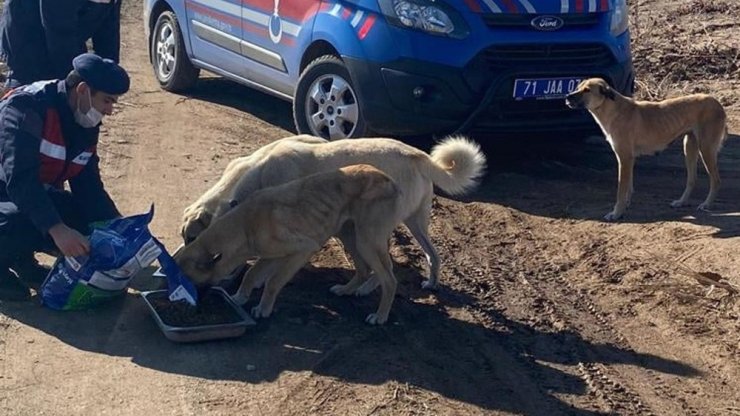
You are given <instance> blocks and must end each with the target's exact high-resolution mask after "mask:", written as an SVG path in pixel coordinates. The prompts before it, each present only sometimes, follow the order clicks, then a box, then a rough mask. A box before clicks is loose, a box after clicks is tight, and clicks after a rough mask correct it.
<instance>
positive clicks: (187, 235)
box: [181, 211, 213, 244]
mask: <svg viewBox="0 0 740 416" xmlns="http://www.w3.org/2000/svg"><path fill="white" fill-rule="evenodd" d="M211 221H213V214H211V213H210V212H207V211H201V212H200V213H198V216H197V217H195V219H194V220H191V221H189V222H187V223H185V224H184V225H183V227H182V231H181V234H182V239H183V241H184V242H185V244H190V243H192V242H193V240H195V238H196V237H198V236H199V235H200V233H202V232H203V231H205V229H206V228H208V227H209V226H210V225H211Z"/></svg>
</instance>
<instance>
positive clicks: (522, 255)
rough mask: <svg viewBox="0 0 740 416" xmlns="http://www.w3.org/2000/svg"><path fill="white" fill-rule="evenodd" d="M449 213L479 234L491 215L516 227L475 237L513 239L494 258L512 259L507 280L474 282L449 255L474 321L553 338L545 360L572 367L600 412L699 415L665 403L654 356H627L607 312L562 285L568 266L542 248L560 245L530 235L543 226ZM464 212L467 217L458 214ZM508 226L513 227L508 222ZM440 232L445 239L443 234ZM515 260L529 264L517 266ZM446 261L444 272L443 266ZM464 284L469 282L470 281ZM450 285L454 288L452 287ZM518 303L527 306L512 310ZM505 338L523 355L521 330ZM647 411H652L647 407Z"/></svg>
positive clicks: (514, 217)
mask: <svg viewBox="0 0 740 416" xmlns="http://www.w3.org/2000/svg"><path fill="white" fill-rule="evenodd" d="M455 208H456V207H455ZM455 208H450V210H451V211H454V212H451V213H450V214H449V215H447V214H445V215H444V217H448V218H456V217H463V218H464V219H463V220H461V221H465V220H467V221H471V222H473V223H474V222H476V221H479V222H480V223H479V229H483V228H482V227H483V224H482V223H484V222H486V221H487V222H488V223H489V224H490V223H491V217H499V218H500V217H501V216H502V215H503V216H506V217H508V218H507V220H506V223H507V224H512V223H513V224H516V225H515V226H513V228H514V229H513V230H512V229H509V230H505V231H504V232H503V236H502V235H501V234H502V233H501V231H502V230H500V229H497V230H495V231H494V232H488V233H486V234H485V236H484V237H481V238H485V239H487V240H488V242H489V245H491V246H496V242H495V240H497V239H498V240H500V241H501V242H505V241H507V240H508V237H507V236H506V234H507V233H515V234H517V236H518V241H517V243H516V244H515V245H510V247H513V249H512V250H509V252H508V253H506V252H502V251H499V253H497V254H496V255H497V256H499V257H502V256H503V257H505V258H507V259H509V260H511V265H512V266H513V267H510V268H509V270H506V272H508V274H509V276H511V275H515V276H516V278H514V279H512V278H507V277H506V275H501V276H500V277H499V278H495V277H494V279H493V281H492V282H491V281H488V282H485V283H481V282H480V281H479V280H480V278H479V277H476V275H477V274H478V273H476V271H475V269H476V268H478V267H479V266H477V265H475V264H474V263H473V264H468V263H467V261H466V260H468V259H466V256H465V255H464V253H462V252H458V253H454V254H453V255H450V257H451V258H455V259H460V260H462V262H459V263H458V264H457V265H456V267H455V268H456V269H458V271H457V272H456V273H455V275H459V276H460V277H461V278H462V279H465V280H466V282H465V283H464V289H463V290H468V291H470V289H471V288H473V289H474V290H472V291H471V292H472V293H475V295H476V297H477V298H478V299H479V301H478V302H476V304H475V306H474V307H473V309H474V310H475V312H474V313H475V314H476V315H477V316H479V317H481V316H482V317H483V318H482V319H480V321H481V322H482V323H484V324H486V325H491V323H492V322H495V321H496V320H499V321H500V320H501V319H504V320H505V319H508V318H518V319H524V322H526V323H528V324H530V325H532V327H534V328H536V329H537V330H539V331H543V332H546V333H552V334H553V336H552V337H549V341H550V344H551V345H550V346H549V347H550V348H553V347H557V348H556V349H557V350H558V351H559V353H558V354H560V356H557V354H556V356H555V357H549V358H551V359H553V360H555V361H559V362H562V363H565V364H567V365H568V366H570V367H571V368H570V369H569V371H570V372H571V373H575V374H577V375H578V376H579V377H580V378H581V379H582V380H583V381H584V384H585V385H586V386H587V387H588V390H589V394H590V397H592V398H593V402H592V403H590V404H591V405H593V406H594V407H595V408H598V409H600V411H606V412H617V413H619V414H651V413H652V414H665V413H664V412H666V411H669V412H678V413H673V414H679V413H680V414H698V411H697V410H696V409H694V408H692V407H691V406H688V404H686V403H682V404H680V405H676V404H674V403H668V402H667V401H668V400H672V399H671V398H670V397H671V396H673V397H676V396H677V395H678V394H677V392H674V391H673V390H672V389H671V387H669V386H667V385H666V383H664V382H663V381H662V380H661V378H660V377H659V376H658V375H657V374H656V372H655V371H652V370H650V369H649V368H650V367H651V365H655V364H654V363H652V361H654V360H655V357H652V356H649V355H648V356H645V355H644V354H638V353H636V352H634V350H633V349H632V348H631V347H630V344H629V342H628V340H627V339H626V338H625V336H624V335H622V334H621V333H620V331H618V330H617V329H616V328H615V326H614V324H613V323H612V322H611V320H610V319H609V318H608V315H607V314H605V313H604V312H603V311H602V310H600V308H599V307H598V306H597V305H596V303H595V302H593V301H592V300H591V299H590V298H589V297H588V296H587V295H585V294H584V292H583V291H581V290H579V289H578V288H576V287H575V286H573V285H572V284H571V283H570V282H569V281H568V279H567V276H568V272H569V270H570V269H571V268H572V267H573V264H574V262H573V261H563V262H562V263H560V264H556V263H553V262H552V261H551V260H550V259H558V258H562V257H563V256H562V255H561V254H562V253H548V251H552V247H560V248H561V249H563V247H562V246H561V245H559V244H553V242H552V241H548V238H546V237H545V236H541V235H536V233H537V231H536V230H539V229H542V226H541V225H539V224H530V223H529V222H528V220H526V219H525V217H523V216H521V215H519V214H518V213H516V212H512V211H509V212H505V213H504V214H502V213H500V212H499V210H494V212H493V215H492V213H490V212H488V213H486V212H484V211H486V209H481V208H480V207H478V206H476V205H475V204H474V205H472V206H471V205H467V206H465V207H464V208H462V209H455ZM463 210H469V211H472V212H470V213H468V214H467V215H464V214H463V215H461V211H463ZM481 219H482V220H481ZM472 227H475V225H472ZM453 228H454V227H453ZM489 228H490V225H489ZM508 228H512V226H511V225H509V226H508ZM440 234H443V235H448V234H446V233H444V232H443V233H440ZM456 237H457V236H451V237H450V238H451V239H455V238H456ZM443 239H444V237H443ZM500 246H501V247H506V246H507V245H506V244H502V245H500ZM521 259H529V260H530V261H528V262H526V263H522V262H521ZM517 262H519V264H517ZM445 264H446V267H448V266H449V264H447V263H445ZM471 279H473V282H470V280H471ZM455 288H456V289H457V288H458V285H457V284H456V285H455ZM481 288H488V294H486V295H481V294H480V293H478V292H479V291H480V290H481ZM521 305H527V307H523V308H519V307H520V306H521ZM515 307H516V308H515ZM512 312H514V313H513V314H512ZM502 316H505V317H504V318H502ZM486 317H488V318H487V319H486ZM500 324H501V323H500V322H499V325H500ZM561 334H562V336H560V335H561ZM512 335H513V336H511V337H509V338H508V339H507V342H509V343H510V350H511V351H512V353H516V351H521V350H523V349H525V350H526V349H527V345H528V341H527V337H528V336H529V334H528V330H527V329H526V328H523V327H521V326H519V327H517V328H516V329H515V330H514V331H512ZM569 337H570V338H571V339H570V340H568V338H569ZM561 338H562V339H561ZM574 338H575V339H578V341H577V342H576V343H575V344H576V345H574V342H573V339H574ZM614 364H633V366H641V367H644V368H643V369H629V368H626V367H625V366H623V365H619V366H615V365H614ZM673 364H676V363H673ZM574 366H575V368H573V367H574ZM669 367H670V366H669ZM676 367H677V368H673V370H676V371H684V370H686V371H687V370H688V369H686V368H683V369H682V366H681V365H676ZM648 380H649V381H648ZM651 386H657V387H655V388H653V387H651ZM646 387H647V390H646ZM661 398H663V399H661ZM576 401H578V400H577V399H576ZM673 401H674V402H675V400H673ZM586 404H587V405H588V404H589V403H586ZM652 406H657V407H656V408H655V409H653V408H652Z"/></svg>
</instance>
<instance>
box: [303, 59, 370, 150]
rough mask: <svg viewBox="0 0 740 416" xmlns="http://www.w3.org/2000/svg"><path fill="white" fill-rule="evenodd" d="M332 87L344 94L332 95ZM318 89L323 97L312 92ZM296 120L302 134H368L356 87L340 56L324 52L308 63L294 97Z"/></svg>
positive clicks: (338, 136) (329, 136)
mask: <svg viewBox="0 0 740 416" xmlns="http://www.w3.org/2000/svg"><path fill="white" fill-rule="evenodd" d="M331 88H339V90H340V92H341V96H333V95H330V94H329V93H330V90H331ZM317 89H319V90H321V93H320V94H319V95H320V96H321V97H322V98H320V100H317V99H315V98H313V97H312V96H311V95H312V91H316V90H317ZM312 115H316V119H314V118H313V116H312ZM293 120H294V122H295V126H296V130H298V133H299V134H311V135H314V136H320V137H323V138H325V139H329V140H338V139H345V138H355V137H365V136H366V135H367V133H368V129H367V124H366V123H365V119H364V115H363V113H362V106H361V105H360V102H359V97H358V96H357V89H356V88H355V84H354V81H353V80H352V77H351V76H350V73H349V70H348V69H347V66H346V65H345V64H344V62H342V60H341V59H339V58H338V57H336V56H334V55H324V56H321V57H319V58H316V59H314V60H313V61H311V63H310V64H308V65H307V66H306V69H304V70H303V72H302V73H301V76H300V77H299V78H298V85H297V86H296V92H295V96H294V98H293Z"/></svg>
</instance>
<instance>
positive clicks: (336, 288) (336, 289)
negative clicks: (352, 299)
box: [329, 285, 350, 296]
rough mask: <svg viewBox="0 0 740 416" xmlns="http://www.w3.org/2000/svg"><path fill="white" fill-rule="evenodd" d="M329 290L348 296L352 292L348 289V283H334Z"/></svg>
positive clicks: (338, 294)
mask: <svg viewBox="0 0 740 416" xmlns="http://www.w3.org/2000/svg"><path fill="white" fill-rule="evenodd" d="M329 292H331V293H333V294H335V295H337V296H347V295H349V294H350V292H349V291H347V285H334V286H332V287H330V288H329Z"/></svg>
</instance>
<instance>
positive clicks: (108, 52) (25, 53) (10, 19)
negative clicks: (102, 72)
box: [0, 0, 122, 84]
mask: <svg viewBox="0 0 740 416" xmlns="http://www.w3.org/2000/svg"><path fill="white" fill-rule="evenodd" d="M98 1H100V2H97V1H91V0H5V8H4V9H3V15H2V19H1V20H0V35H1V36H2V39H0V55H2V56H3V57H5V59H6V62H7V63H8V66H9V67H10V69H11V71H12V72H13V74H12V75H13V78H15V79H17V80H18V81H20V83H21V84H29V83H31V82H34V81H39V80H46V79H63V78H64V77H66V76H67V74H68V73H69V71H71V70H72V59H73V58H74V57H75V56H77V55H79V54H81V53H84V52H87V49H86V46H85V42H86V41H87V40H88V39H92V43H93V49H94V50H95V53H96V54H98V55H100V56H102V57H103V58H109V59H112V60H114V61H116V62H118V60H119V51H120V43H121V42H120V15H121V1H122V0H98ZM106 1H109V3H105V2H106Z"/></svg>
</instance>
